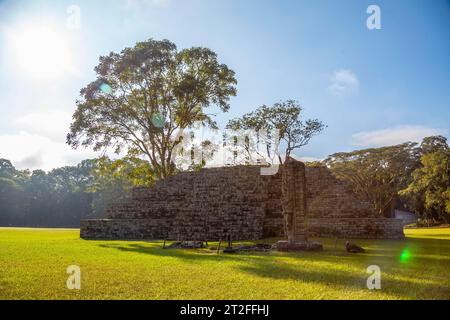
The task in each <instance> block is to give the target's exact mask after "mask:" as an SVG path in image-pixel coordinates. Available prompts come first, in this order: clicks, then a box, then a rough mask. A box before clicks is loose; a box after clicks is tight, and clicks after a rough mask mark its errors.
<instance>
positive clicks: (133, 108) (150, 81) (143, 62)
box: [67, 39, 237, 178]
mask: <svg viewBox="0 0 450 320" xmlns="http://www.w3.org/2000/svg"><path fill="white" fill-rule="evenodd" d="M95 72H96V74H97V79H96V80H94V81H93V82H91V83H90V84H88V85H87V86H86V87H85V88H83V89H82V90H81V99H80V100H79V101H77V109H76V111H75V113H74V115H73V123H72V124H71V127H70V132H69V134H68V135H67V143H68V144H69V145H71V146H72V147H73V148H77V147H78V146H80V145H82V146H93V148H94V150H101V149H106V148H114V150H115V151H116V152H117V153H120V151H121V150H122V149H125V150H126V151H127V154H128V156H132V157H135V156H138V155H144V156H146V157H147V159H148V160H149V161H150V163H151V165H152V170H153V172H154V174H155V176H156V177H157V178H165V177H167V176H170V175H172V174H174V173H175V172H176V169H177V168H176V164H175V161H174V160H175V157H176V156H177V152H178V150H179V149H177V148H180V145H181V144H182V140H183V132H184V130H185V129H188V128H192V127H194V126H196V125H202V126H209V127H212V128H217V125H216V123H215V121H214V120H213V118H212V114H211V113H207V112H206V109H207V108H208V107H210V106H212V105H215V106H216V107H217V108H218V110H219V111H224V112H225V111H227V110H228V109H229V99H230V97H231V96H234V95H236V87H235V85H236V83H237V81H236V79H235V74H234V72H233V71H232V70H230V69H229V68H228V67H227V66H226V65H225V64H221V63H219V61H218V59H217V55H216V53H214V52H213V51H211V50H210V49H207V48H201V47H194V48H190V49H184V50H181V51H178V50H177V47H176V46H175V44H174V43H172V42H170V41H168V40H163V41H156V40H152V39H150V40H148V41H145V42H139V43H137V44H136V45H135V46H134V47H132V48H126V49H124V50H123V51H122V52H121V53H114V52H112V53H110V54H109V55H108V56H103V57H100V63H99V65H98V66H97V67H96V68H95Z"/></svg>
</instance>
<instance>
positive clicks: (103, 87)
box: [99, 83, 112, 94]
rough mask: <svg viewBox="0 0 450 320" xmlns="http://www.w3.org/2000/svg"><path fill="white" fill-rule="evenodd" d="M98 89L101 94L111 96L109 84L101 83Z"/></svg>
mask: <svg viewBox="0 0 450 320" xmlns="http://www.w3.org/2000/svg"><path fill="white" fill-rule="evenodd" d="M99 89H100V91H101V92H103V93H105V94H111V93H112V88H111V86H110V85H109V84H107V83H102V84H101V85H100V86H99Z"/></svg>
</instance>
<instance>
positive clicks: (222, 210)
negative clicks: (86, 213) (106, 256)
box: [81, 166, 268, 240]
mask: <svg viewBox="0 0 450 320" xmlns="http://www.w3.org/2000/svg"><path fill="white" fill-rule="evenodd" d="M267 181H268V180H267V179H266V178H265V177H263V176H261V175H260V167H256V166H253V167H248V166H236V167H227V168H211V169H204V170H201V171H200V172H185V173H181V174H179V175H176V176H173V177H170V178H168V179H166V180H163V181H159V182H158V183H157V184H156V185H155V186H154V187H153V188H136V189H134V190H133V195H132V201H131V202H128V203H121V204H115V205H113V206H112V207H111V208H110V209H109V210H108V212H107V215H108V219H106V220H100V221H101V222H98V223H97V222H96V220H90V221H82V223H81V237H82V238H106V239H111V238H133V239H144V238H157V239H165V238H167V239H174V240H188V239H189V240H219V239H225V236H226V234H227V233H231V235H232V237H235V238H239V239H242V240H246V239H259V238H261V237H262V236H263V223H264V217H265V197H266V191H265V190H266V189H267ZM148 220H150V221H152V222H148ZM97 221H98V220H97ZM119 225H120V226H122V227H123V229H124V231H123V236H122V235H121V234H120V233H121V231H120V230H119V229H120V227H119ZM158 225H159V226H160V228H159V230H155V228H156V229H157V228H158Z"/></svg>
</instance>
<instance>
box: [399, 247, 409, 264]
mask: <svg viewBox="0 0 450 320" xmlns="http://www.w3.org/2000/svg"><path fill="white" fill-rule="evenodd" d="M410 258H411V252H410V251H409V249H408V248H405V249H403V251H402V253H401V254H400V262H401V263H406V262H408V260H409V259H410Z"/></svg>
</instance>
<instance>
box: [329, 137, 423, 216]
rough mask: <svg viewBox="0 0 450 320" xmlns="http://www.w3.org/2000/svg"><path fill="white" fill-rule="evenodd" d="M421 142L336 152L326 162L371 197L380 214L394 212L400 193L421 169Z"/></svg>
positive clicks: (362, 194) (338, 175) (362, 192)
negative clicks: (419, 145) (411, 175)
mask: <svg viewBox="0 0 450 320" xmlns="http://www.w3.org/2000/svg"><path fill="white" fill-rule="evenodd" d="M417 159H418V153H417V144H416V143H411V142H408V143H403V144H400V145H396V146H390V147H383V148H371V149H364V150H357V151H352V152H339V153H335V154H332V155H331V156H329V157H328V158H327V159H326V160H325V164H326V165H327V166H328V167H329V168H330V169H331V170H332V171H333V173H334V174H335V175H336V176H337V177H338V178H341V179H343V180H346V181H348V182H349V183H350V185H351V186H352V187H353V190H354V191H355V192H356V193H357V194H359V195H360V196H362V197H364V198H365V199H367V200H369V201H370V202H371V203H372V204H373V207H374V209H375V211H376V212H377V213H378V214H379V215H380V216H385V217H390V216H392V214H393V209H394V205H395V202H396V199H397V196H398V192H399V191H400V190H401V189H403V188H405V187H406V186H407V185H408V183H409V179H410V174H411V172H412V171H413V170H414V169H415V168H417Z"/></svg>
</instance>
